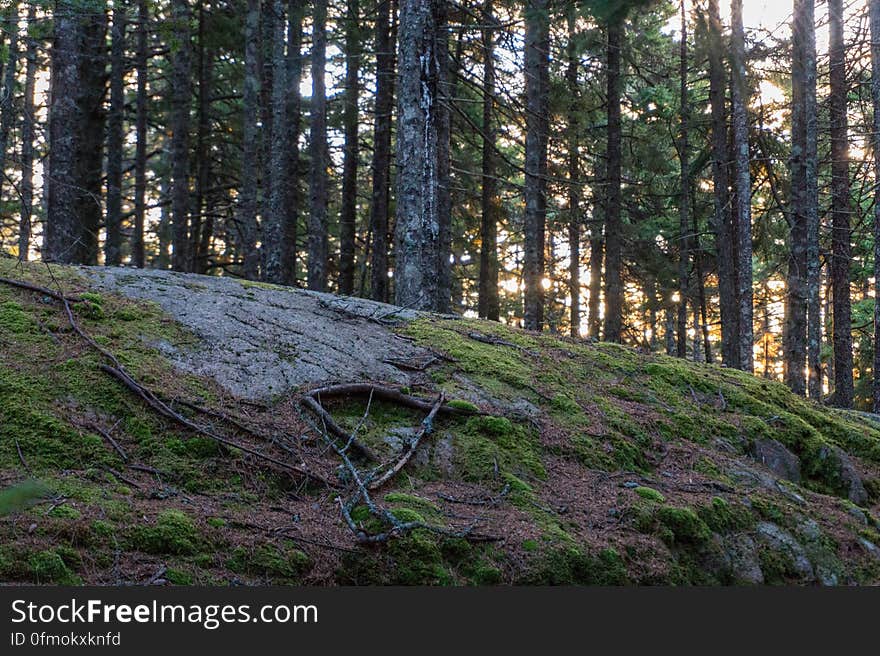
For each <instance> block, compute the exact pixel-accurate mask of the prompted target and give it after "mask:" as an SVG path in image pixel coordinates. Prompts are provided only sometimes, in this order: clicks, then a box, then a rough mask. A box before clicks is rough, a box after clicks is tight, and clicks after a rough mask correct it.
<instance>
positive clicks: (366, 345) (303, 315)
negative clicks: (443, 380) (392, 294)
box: [80, 267, 432, 400]
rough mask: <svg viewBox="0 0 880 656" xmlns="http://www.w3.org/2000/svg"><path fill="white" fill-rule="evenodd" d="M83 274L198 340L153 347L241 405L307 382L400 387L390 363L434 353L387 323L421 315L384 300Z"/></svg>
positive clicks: (212, 280)
mask: <svg viewBox="0 0 880 656" xmlns="http://www.w3.org/2000/svg"><path fill="white" fill-rule="evenodd" d="M80 271H81V272H82V273H83V274H84V275H86V276H87V277H89V278H90V279H91V280H92V283H93V286H94V288H95V289H97V290H99V291H105V292H111V293H116V294H121V295H123V296H127V297H129V298H132V299H138V300H146V301H152V302H154V303H157V304H158V305H159V306H160V307H161V308H162V309H163V310H164V311H165V312H167V313H168V314H169V315H170V316H171V317H173V318H174V319H175V320H177V321H178V322H179V323H181V324H182V325H183V326H184V327H185V328H187V329H189V330H190V331H191V332H192V333H193V334H194V335H195V336H197V337H198V338H199V342H200V343H199V345H198V346H197V347H196V348H194V349H192V350H182V349H178V348H175V347H173V346H172V345H170V344H156V345H155V346H156V347H157V348H160V349H161V350H162V351H163V352H164V354H165V355H166V356H167V357H168V358H169V359H170V360H171V361H172V362H174V363H175V364H176V365H177V366H178V367H180V368H181V369H182V370H184V371H186V372H190V373H193V374H197V375H200V376H207V377H210V378H213V379H214V380H215V381H217V383H219V384H220V385H221V386H222V387H224V388H225V389H227V390H228V391H230V392H231V393H233V394H235V395H237V396H239V397H242V398H246V399H259V400H267V399H270V398H272V397H274V396H277V395H279V394H283V393H285V392H288V391H290V390H292V389H295V388H298V387H301V386H303V385H309V384H328V383H337V382H355V381H359V382H360V381H386V382H392V383H397V384H402V385H407V384H409V383H410V373H408V370H407V369H406V367H405V366H404V367H403V368H401V367H398V366H395V365H394V364H392V363H398V364H401V363H402V364H404V365H406V364H407V363H414V364H416V368H418V363H423V362H425V361H426V360H427V359H429V358H431V357H432V356H431V354H430V352H429V351H427V350H426V349H422V348H419V347H416V346H414V345H413V344H411V343H410V342H408V341H406V340H404V339H400V338H398V337H396V336H395V335H394V334H393V333H392V332H391V331H390V330H389V329H388V327H387V326H386V323H387V322H389V321H395V320H399V321H406V320H412V319H414V318H416V317H418V316H419V314H418V313H417V312H414V311H412V310H406V309H401V308H398V307H395V306H391V305H386V304H384V303H376V302H373V301H368V300H364V299H355V298H345V297H344V298H340V297H337V296H333V295H331V294H320V293H317V292H309V291H305V290H301V289H295V288H287V287H276V286H268V285H256V284H253V283H246V282H241V281H239V280H237V279H234V278H228V277H225V278H221V277H216V276H199V275H194V274H182V273H176V272H172V271H157V270H153V269H141V270H138V271H137V272H135V271H133V270H132V269H125V268H116V267H80Z"/></svg>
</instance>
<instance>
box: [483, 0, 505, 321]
mask: <svg viewBox="0 0 880 656" xmlns="http://www.w3.org/2000/svg"><path fill="white" fill-rule="evenodd" d="M494 11H495V8H494V2H493V0H485V2H484V3H483V17H482V22H483V33H482V38H483V43H482V45H483V90H482V91H483V126H482V137H483V143H482V146H483V151H482V169H481V173H482V180H481V183H482V184H481V190H480V191H481V196H480V280H479V299H478V304H477V314H478V315H479V316H480V317H482V318H484V319H490V320H491V321H498V320H499V318H500V307H499V300H498V209H499V199H498V185H497V181H496V177H497V175H498V169H497V165H496V156H495V147H496V145H495V136H496V132H495V130H496V128H495V39H496V35H495V29H496V23H495V15H494Z"/></svg>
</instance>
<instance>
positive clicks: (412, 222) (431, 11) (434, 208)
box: [394, 0, 444, 310]
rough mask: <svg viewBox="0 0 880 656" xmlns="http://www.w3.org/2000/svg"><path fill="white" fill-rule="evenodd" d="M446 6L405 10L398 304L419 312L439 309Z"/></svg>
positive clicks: (408, 4) (434, 2) (411, 4)
mask: <svg viewBox="0 0 880 656" xmlns="http://www.w3.org/2000/svg"><path fill="white" fill-rule="evenodd" d="M442 2H444V0H402V2H401V5H400V34H399V49H400V51H399V57H398V61H399V62H400V78H399V79H400V92H399V94H398V96H399V97H398V104H397V171H398V173H397V220H396V226H395V252H396V265H395V267H394V281H395V303H396V304H397V305H401V306H404V307H410V308H415V309H420V310H434V309H436V308H437V306H438V287H439V285H438V280H437V277H438V276H437V269H438V264H439V261H438V257H439V254H440V228H441V225H440V224H441V220H440V216H439V212H440V201H441V199H440V197H439V193H438V187H439V175H440V171H439V166H438V164H439V162H438V155H439V152H440V138H441V132H442V127H441V125H440V122H441V119H442V116H441V112H439V111H438V110H439V103H440V95H441V93H442V89H441V88H440V81H441V70H440V61H439V57H440V55H441V52H442V49H443V48H442V45H441V43H440V39H441V36H440V25H438V14H440V13H441V12H440V11H438V10H439V4H440V3H442Z"/></svg>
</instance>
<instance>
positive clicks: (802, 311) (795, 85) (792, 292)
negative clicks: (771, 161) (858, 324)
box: [782, 0, 812, 395]
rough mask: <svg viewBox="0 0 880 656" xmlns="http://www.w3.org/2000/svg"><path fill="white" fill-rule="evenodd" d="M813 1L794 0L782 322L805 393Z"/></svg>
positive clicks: (788, 363)
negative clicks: (808, 40)
mask: <svg viewBox="0 0 880 656" xmlns="http://www.w3.org/2000/svg"><path fill="white" fill-rule="evenodd" d="M811 3H812V0H794V14H793V18H792V56H791V63H792V68H791V96H792V99H791V158H790V166H791V203H790V206H791V211H790V215H791V216H790V225H791V229H790V238H789V256H788V271H787V273H786V281H785V282H786V285H785V288H786V302H785V323H784V325H783V333H782V344H783V364H784V378H785V383H786V384H787V385H788V386H789V387H790V388H791V390H792V391H793V392H794V393H795V394H799V395H803V394H804V393H805V392H806V378H805V375H804V367H805V366H806V358H807V342H806V340H807V298H806V291H807V282H806V273H807V272H806V269H807V260H806V241H807V231H806V213H805V212H806V210H805V205H804V200H805V198H804V195H805V190H806V187H805V148H806V141H805V139H806V131H805V127H804V121H805V118H804V98H805V95H806V91H805V81H804V78H805V75H806V71H805V62H804V39H805V31H806V30H808V29H812V28H811V27H810V26H809V25H807V24H805V23H811V16H810V13H809V12H807V13H806V15H805V7H806V6H807V5H808V4H811Z"/></svg>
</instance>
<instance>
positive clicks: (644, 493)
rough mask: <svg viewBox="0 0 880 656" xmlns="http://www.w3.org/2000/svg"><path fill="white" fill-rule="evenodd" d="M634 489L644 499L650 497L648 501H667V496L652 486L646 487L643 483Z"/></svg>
mask: <svg viewBox="0 0 880 656" xmlns="http://www.w3.org/2000/svg"><path fill="white" fill-rule="evenodd" d="M633 491H634V492H635V493H636V494H638V495H639V496H640V497H642V498H643V499H648V501H655V502H657V503H663V502H664V501H666V497H664V496H663V495H662V494H660V492H658V491H657V490H655V489H654V488H652V487H645V486H643V485H640V486H639V487H637V488H635V489H634V490H633Z"/></svg>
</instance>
